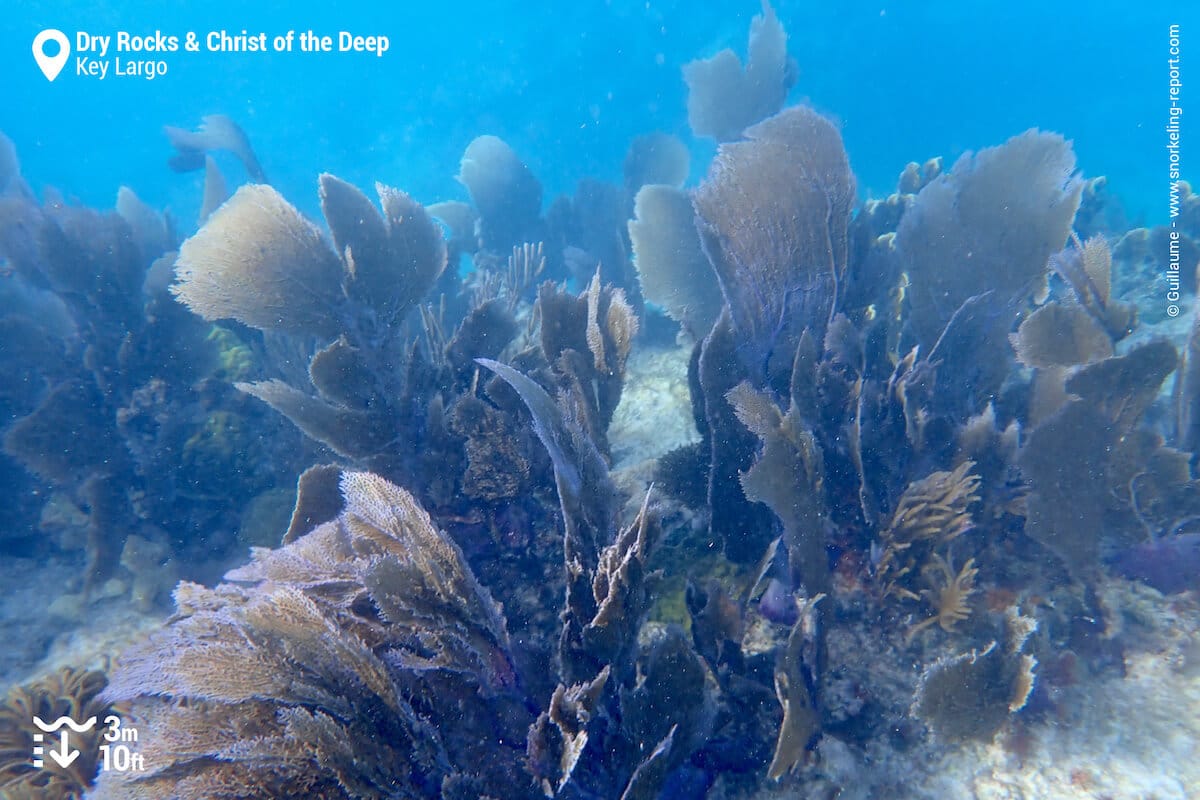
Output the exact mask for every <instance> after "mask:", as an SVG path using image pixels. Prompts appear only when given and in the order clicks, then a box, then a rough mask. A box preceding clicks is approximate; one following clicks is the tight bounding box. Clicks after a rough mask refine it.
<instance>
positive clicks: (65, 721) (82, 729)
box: [33, 717, 96, 733]
mask: <svg viewBox="0 0 1200 800" xmlns="http://www.w3.org/2000/svg"><path fill="white" fill-rule="evenodd" d="M33 724H34V725H37V726H38V727H39V728H41V729H42V730H43V731H45V732H46V733H54V732H55V731H56V730H58V729H59V728H61V727H62V726H64V725H66V726H67V727H68V728H70V729H71V730H73V731H75V732H76V733H87V732H88V731H90V730H91V729H92V728H94V727H96V718H95V717H92V718H91V719H89V720H88V721H87V722H85V723H83V724H82V725H80V724H79V723H78V722H76V721H75V720H73V719H71V718H70V717H59V718H58V719H56V720H54V722H51V723H50V724H49V725H47V724H46V723H45V722H42V720H41V718H40V717H34V718H33Z"/></svg>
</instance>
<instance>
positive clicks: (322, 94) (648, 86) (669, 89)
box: [0, 0, 1200, 221]
mask: <svg viewBox="0 0 1200 800" xmlns="http://www.w3.org/2000/svg"><path fill="white" fill-rule="evenodd" d="M10 6H11V7H9V8H7V9H6V12H5V19H4V25H3V28H2V30H3V33H2V38H0V69H2V74H4V75H5V76H6V78H5V80H4V86H5V89H4V96H5V102H4V105H3V110H0V129H2V130H4V131H6V132H7V133H8V135H9V136H10V137H12V138H13V139H14V141H15V142H16V144H17V147H18V151H19V153H20V155H21V159H22V163H23V167H24V172H25V174H26V176H27V178H28V179H29V180H30V181H31V183H33V184H34V185H35V186H37V187H40V186H42V185H55V186H59V187H63V188H64V189H66V190H67V191H68V192H69V193H70V194H72V195H74V196H77V197H79V199H80V200H81V201H83V202H85V203H88V204H92V205H97V206H105V205H108V204H111V202H112V198H113V197H114V196H115V192H116V189H117V187H118V186H119V185H121V184H128V185H130V186H131V187H133V188H134V189H135V190H136V191H137V192H138V193H139V194H140V195H142V196H143V197H144V198H145V199H146V200H147V201H148V202H150V203H151V204H153V205H158V206H170V207H171V208H173V209H175V210H176V211H177V213H178V215H179V216H180V217H181V218H182V219H184V220H191V219H193V218H194V217H193V214H194V210H195V206H196V203H197V202H198V201H197V196H198V192H197V184H198V181H199V178H198V177H196V176H179V175H175V174H172V173H171V172H170V171H168V170H167V169H166V168H165V160H166V158H167V157H168V155H169V153H170V149H169V147H168V145H167V143H166V141H165V139H164V138H163V137H162V136H161V134H160V132H159V131H160V129H161V126H162V125H164V124H172V125H178V126H182V127H191V126H193V125H194V124H195V123H196V122H197V120H198V119H199V117H200V116H201V115H203V114H208V113H216V112H220V113H225V114H228V115H230V116H232V117H233V118H234V119H235V120H237V121H238V122H239V123H240V124H241V125H242V126H243V127H244V128H245V130H246V131H247V133H248V134H249V136H250V139H251V141H252V142H253V143H254V145H255V147H256V149H257V151H258V154H259V157H260V158H261V159H262V160H263V162H264V166H265V168H266V170H267V174H268V176H270V178H271V179H272V182H273V183H275V184H277V185H278V186H279V187H280V188H281V190H282V191H283V193H284V194H285V195H286V196H288V197H289V198H291V199H292V200H293V202H296V203H297V204H298V205H300V206H301V207H303V208H305V209H306V210H313V209H314V204H315V191H314V190H315V178H316V175H317V173H319V172H320V171H323V170H327V171H331V172H334V173H336V174H338V175H340V176H342V177H344V178H345V179H347V180H349V181H351V182H353V183H356V184H359V185H370V184H371V183H372V182H373V181H375V180H381V181H383V182H385V183H389V184H391V185H395V186H400V187H402V188H405V189H406V190H408V191H410V192H411V193H413V194H414V195H415V196H417V197H418V198H419V199H420V200H422V201H424V202H431V201H435V200H442V199H450V198H459V197H463V196H464V193H463V190H462V188H461V187H460V186H459V185H458V184H457V183H456V182H455V181H454V180H453V176H454V174H455V173H456V172H457V165H458V159H459V156H460V155H461V153H462V151H463V149H464V147H465V146H466V144H467V143H468V142H469V141H470V140H471V139H472V138H474V137H475V136H477V135H479V134H481V133H493V134H496V135H498V136H500V137H502V138H503V139H505V140H506V141H508V142H509V143H510V144H511V145H512V146H513V147H514V148H515V149H516V150H517V151H518V152H519V153H521V154H522V156H523V157H524V158H525V159H526V161H527V162H528V163H529V165H530V166H531V167H532V168H533V170H534V172H535V174H537V175H538V176H539V177H540V179H541V180H542V182H543V184H544V185H545V187H546V198H547V202H548V201H549V199H550V198H552V197H553V196H554V195H555V194H557V193H561V192H569V191H571V189H572V188H573V186H574V183H575V181H576V180H577V179H578V178H580V177H583V176H585V175H593V176H596V177H600V178H606V179H612V178H616V177H618V176H619V175H620V169H621V159H622V156H623V153H624V151H625V147H626V145H627V143H628V141H629V139H630V138H631V137H632V136H634V135H636V134H638V133H642V132H646V131H650V130H664V131H668V132H673V133H677V134H684V133H686V132H687V128H686V113H685V90H684V85H683V81H682V79H681V77H680V67H681V66H682V65H683V64H684V63H686V62H687V61H689V60H691V59H693V58H697V57H701V56H707V55H711V54H712V53H715V52H716V51H717V50H719V49H721V48H723V47H732V48H734V50H735V51H736V52H738V53H739V54H744V51H745V46H746V31H747V28H748V24H749V20H750V18H751V17H752V16H753V15H754V14H756V13H758V11H759V3H758V2H755V0H737V2H721V3H710V4H704V6H703V8H704V9H705V10H703V11H698V10H697V4H696V3H693V2H671V1H667V2H662V1H660V0H652V1H651V2H644V0H643V1H639V2H634V1H633V0H612V2H605V3H601V2H582V3H544V4H534V5H531V4H529V3H525V2H520V3H518V2H513V1H512V0H501V1H500V2H478V3H465V4H451V5H446V6H442V7H440V8H435V7H434V6H433V5H432V4H431V5H424V6H423V5H418V4H414V3H406V4H400V7H399V8H397V7H390V8H376V7H375V4H366V3H357V4H355V3H295V4H294V3H244V2H228V0H219V1H218V2H211V3H204V4H199V3H196V4H189V5H188V7H185V8H165V7H163V4H160V3H153V2H132V3H113V2H95V3H70V2H31V3H22V4H20V5H19V6H18V5H17V4H10ZM1187 6H1188V4H1167V3H1161V2H1155V3H1136V4H1132V3H1121V2H1109V1H1106V2H1099V3H1087V4H1069V3H1053V4H1050V5H1047V4H1045V3H1039V2H1027V1H1025V0H1023V1H1022V2H1008V3H961V2H945V1H941V0H939V1H938V2H927V3H881V2H870V3H867V2H853V3H814V2H791V1H785V2H780V3H778V4H777V9H776V10H777V13H778V14H779V17H780V20H781V21H782V23H783V25H784V27H785V29H786V30H787V31H788V34H789V37H790V41H789V47H790V50H791V52H792V54H793V55H794V56H795V57H796V59H797V60H798V62H799V64H800V69H801V76H800V80H799V82H798V84H797V86H796V87H795V89H794V90H793V97H792V98H791V101H792V102H794V101H795V100H797V99H807V100H808V101H810V102H811V103H813V104H814V105H816V106H817V107H818V108H819V109H820V110H822V111H823V112H825V113H827V114H830V115H832V116H833V117H834V118H836V119H837V120H839V121H840V123H841V124H842V126H843V131H844V136H845V139H846V144H847V149H848V150H849V152H850V157H851V163H852V165H853V167H854V170H855V172H856V174H857V175H858V178H859V181H860V186H861V188H862V190H863V191H864V193H865V194H869V195H875V196H878V195H880V194H886V193H887V192H888V191H890V190H891V189H892V188H893V187H894V185H895V178H896V175H897V174H898V172H899V170H900V169H901V167H903V165H904V164H905V163H906V162H907V161H910V160H918V161H923V160H925V159H926V158H929V157H931V156H935V155H944V156H946V157H948V158H953V157H954V156H957V155H958V154H959V153H961V152H963V151H964V150H969V149H978V148H981V147H985V146H988V145H992V144H997V143H999V142H1001V141H1003V140H1004V139H1006V138H1008V137H1009V136H1011V135H1013V134H1015V133H1019V132H1020V131H1022V130H1025V129H1026V128H1029V127H1034V126H1036V127H1041V128H1044V129H1050V130H1056V131H1059V132H1061V133H1063V134H1064V135H1066V136H1067V137H1069V138H1072V139H1074V140H1075V143H1076V152H1077V153H1078V155H1079V160H1080V167H1081V169H1082V170H1083V171H1084V173H1085V174H1087V175H1089V176H1095V175H1101V174H1103V175H1108V176H1109V177H1110V179H1111V184H1110V185H1111V186H1112V188H1113V190H1114V191H1115V192H1116V193H1117V194H1119V195H1120V196H1121V197H1122V198H1123V200H1124V202H1125V205H1126V206H1127V208H1129V210H1130V211H1131V212H1132V215H1133V216H1134V217H1135V218H1136V217H1137V216H1138V215H1145V216H1146V217H1147V218H1148V219H1149V220H1150V221H1160V220H1161V218H1162V217H1163V216H1164V215H1165V193H1166V188H1165V186H1166V176H1165V171H1166V168H1165V161H1164V158H1163V152H1164V151H1163V149H1162V145H1163V141H1162V136H1161V128H1162V126H1163V125H1164V124H1165V88H1166V75H1165V70H1166V66H1165V63H1164V62H1165V59H1166V53H1165V50H1166V43H1165V39H1166V26H1167V24H1168V23H1172V22H1174V23H1179V24H1182V25H1183V26H1184V28H1185V32H1186V30H1187V29H1188V28H1189V25H1188V23H1189V22H1190V21H1193V20H1195V21H1200V13H1198V12H1197V11H1196V10H1195V8H1194V7H1193V8H1190V9H1189V8H1188V7H1187ZM46 27H58V28H61V29H63V30H64V31H67V32H68V34H69V35H70V34H71V33H72V32H73V31H77V30H90V31H92V32H96V33H111V32H113V31H115V30H127V31H129V32H131V33H140V34H152V33H153V32H154V31H155V30H156V29H157V30H161V31H163V32H164V33H166V34H171V33H175V34H177V35H180V36H182V34H183V32H184V31H187V30H192V31H197V32H205V31H208V30H217V29H222V28H224V29H227V30H230V31H231V32H237V31H240V30H241V29H242V28H246V29H248V30H250V31H256V30H263V31H266V32H268V33H269V34H275V33H285V32H286V31H287V30H289V29H294V30H297V31H300V30H305V29H312V30H314V31H317V32H319V33H328V34H334V35H336V33H337V31H339V30H350V31H353V32H355V33H362V34H364V35H366V34H372V33H374V34H383V35H386V36H388V37H389V38H390V40H391V51H390V52H388V53H387V54H385V55H384V56H383V57H382V58H377V57H375V56H373V55H370V54H365V53H360V54H345V53H331V54H301V53H292V54H285V55H274V54H269V53H268V54H261V53H249V54H229V53H218V54H209V53H196V54H186V55H185V54H182V53H176V54H169V55H168V57H167V59H166V60H167V62H168V66H169V73H168V74H167V75H166V76H165V77H162V78H158V79H156V80H154V81H146V80H144V79H141V78H125V79H118V78H113V77H110V78H108V79H107V80H105V81H95V80H84V79H81V78H78V77H76V76H74V75H71V74H69V73H70V67H69V68H68V70H66V71H65V72H64V74H63V76H62V77H60V78H59V79H58V80H57V81H56V82H55V83H53V84H50V83H47V82H46V81H45V79H44V78H43V77H42V75H41V74H40V73H39V72H38V71H37V69H36V67H35V65H34V63H33V59H32V58H31V57H30V49H29V45H30V41H31V40H32V38H33V36H34V35H35V34H36V33H37V32H38V31H40V30H42V29H43V28H46ZM1196 29H1197V30H1198V31H1200V27H1197V28H1196ZM1185 35H1186V33H1185ZM1197 80H1200V78H1198V79H1197ZM706 155H707V151H706V150H705V149H704V147H703V145H698V151H697V156H699V157H698V158H696V159H694V161H693V164H694V166H693V171H694V172H699V171H701V170H702V166H701V165H703V164H704V163H706V161H707V158H706V157H705V156H706ZM699 177H700V176H699V175H694V178H696V179H698V178H699Z"/></svg>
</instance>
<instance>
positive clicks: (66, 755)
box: [50, 730, 79, 769]
mask: <svg viewBox="0 0 1200 800" xmlns="http://www.w3.org/2000/svg"><path fill="white" fill-rule="evenodd" d="M59 736H60V737H61V738H60V739H59V749H58V750H51V751H50V757H51V758H53V759H54V761H55V763H57V764H58V765H59V766H60V767H62V768H63V769H66V768H67V767H69V766H71V762H73V761H74V760H75V759H77V758H79V751H78V750H72V749H70V748H68V747H67V732H66V731H65V730H64V731H62V732H60V734H59Z"/></svg>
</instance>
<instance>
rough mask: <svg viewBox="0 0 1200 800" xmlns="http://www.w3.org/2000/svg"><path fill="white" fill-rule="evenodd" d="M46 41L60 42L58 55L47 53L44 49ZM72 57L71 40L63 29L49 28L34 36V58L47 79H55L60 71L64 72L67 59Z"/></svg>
mask: <svg viewBox="0 0 1200 800" xmlns="http://www.w3.org/2000/svg"><path fill="white" fill-rule="evenodd" d="M46 42H57V43H58V54H57V55H53V56H48V55H46V52H45V50H44V48H45V46H46ZM70 57H71V40H70V39H68V38H67V35H66V34H65V33H63V32H62V31H58V30H55V29H54V28H47V29H46V30H44V31H42V32H41V33H39V34H38V35H37V36H35V37H33V60H34V61H36V62H37V65H38V67H39V68H40V69H41V70H42V74H43V75H45V76H46V80H48V81H53V80H54V79H55V78H57V77H58V73H60V72H62V68H63V67H65V66H66V64H67V59H68V58H70Z"/></svg>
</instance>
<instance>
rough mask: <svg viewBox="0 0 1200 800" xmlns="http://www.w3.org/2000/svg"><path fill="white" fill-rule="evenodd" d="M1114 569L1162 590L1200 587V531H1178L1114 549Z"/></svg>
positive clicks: (1173, 591) (1174, 590)
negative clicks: (1170, 534)
mask: <svg viewBox="0 0 1200 800" xmlns="http://www.w3.org/2000/svg"><path fill="white" fill-rule="evenodd" d="M1106 561H1107V562H1108V564H1109V566H1110V567H1111V568H1112V570H1113V572H1115V573H1117V574H1118V575H1121V576H1123V577H1126V578H1129V579H1130V580H1135V581H1141V582H1142V583H1145V584H1148V585H1150V586H1153V587H1154V588H1155V589H1158V590H1159V591H1160V592H1162V593H1163V594H1174V593H1176V592H1183V591H1187V590H1188V589H1197V588H1200V533H1178V534H1174V535H1172V536H1163V537H1160V538H1157V539H1153V540H1151V541H1147V542H1142V543H1141V544H1138V545H1134V546H1133V547H1127V548H1123V549H1121V550H1117V551H1114V552H1113V553H1111V554H1110V555H1109V556H1108V558H1107V559H1106Z"/></svg>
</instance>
